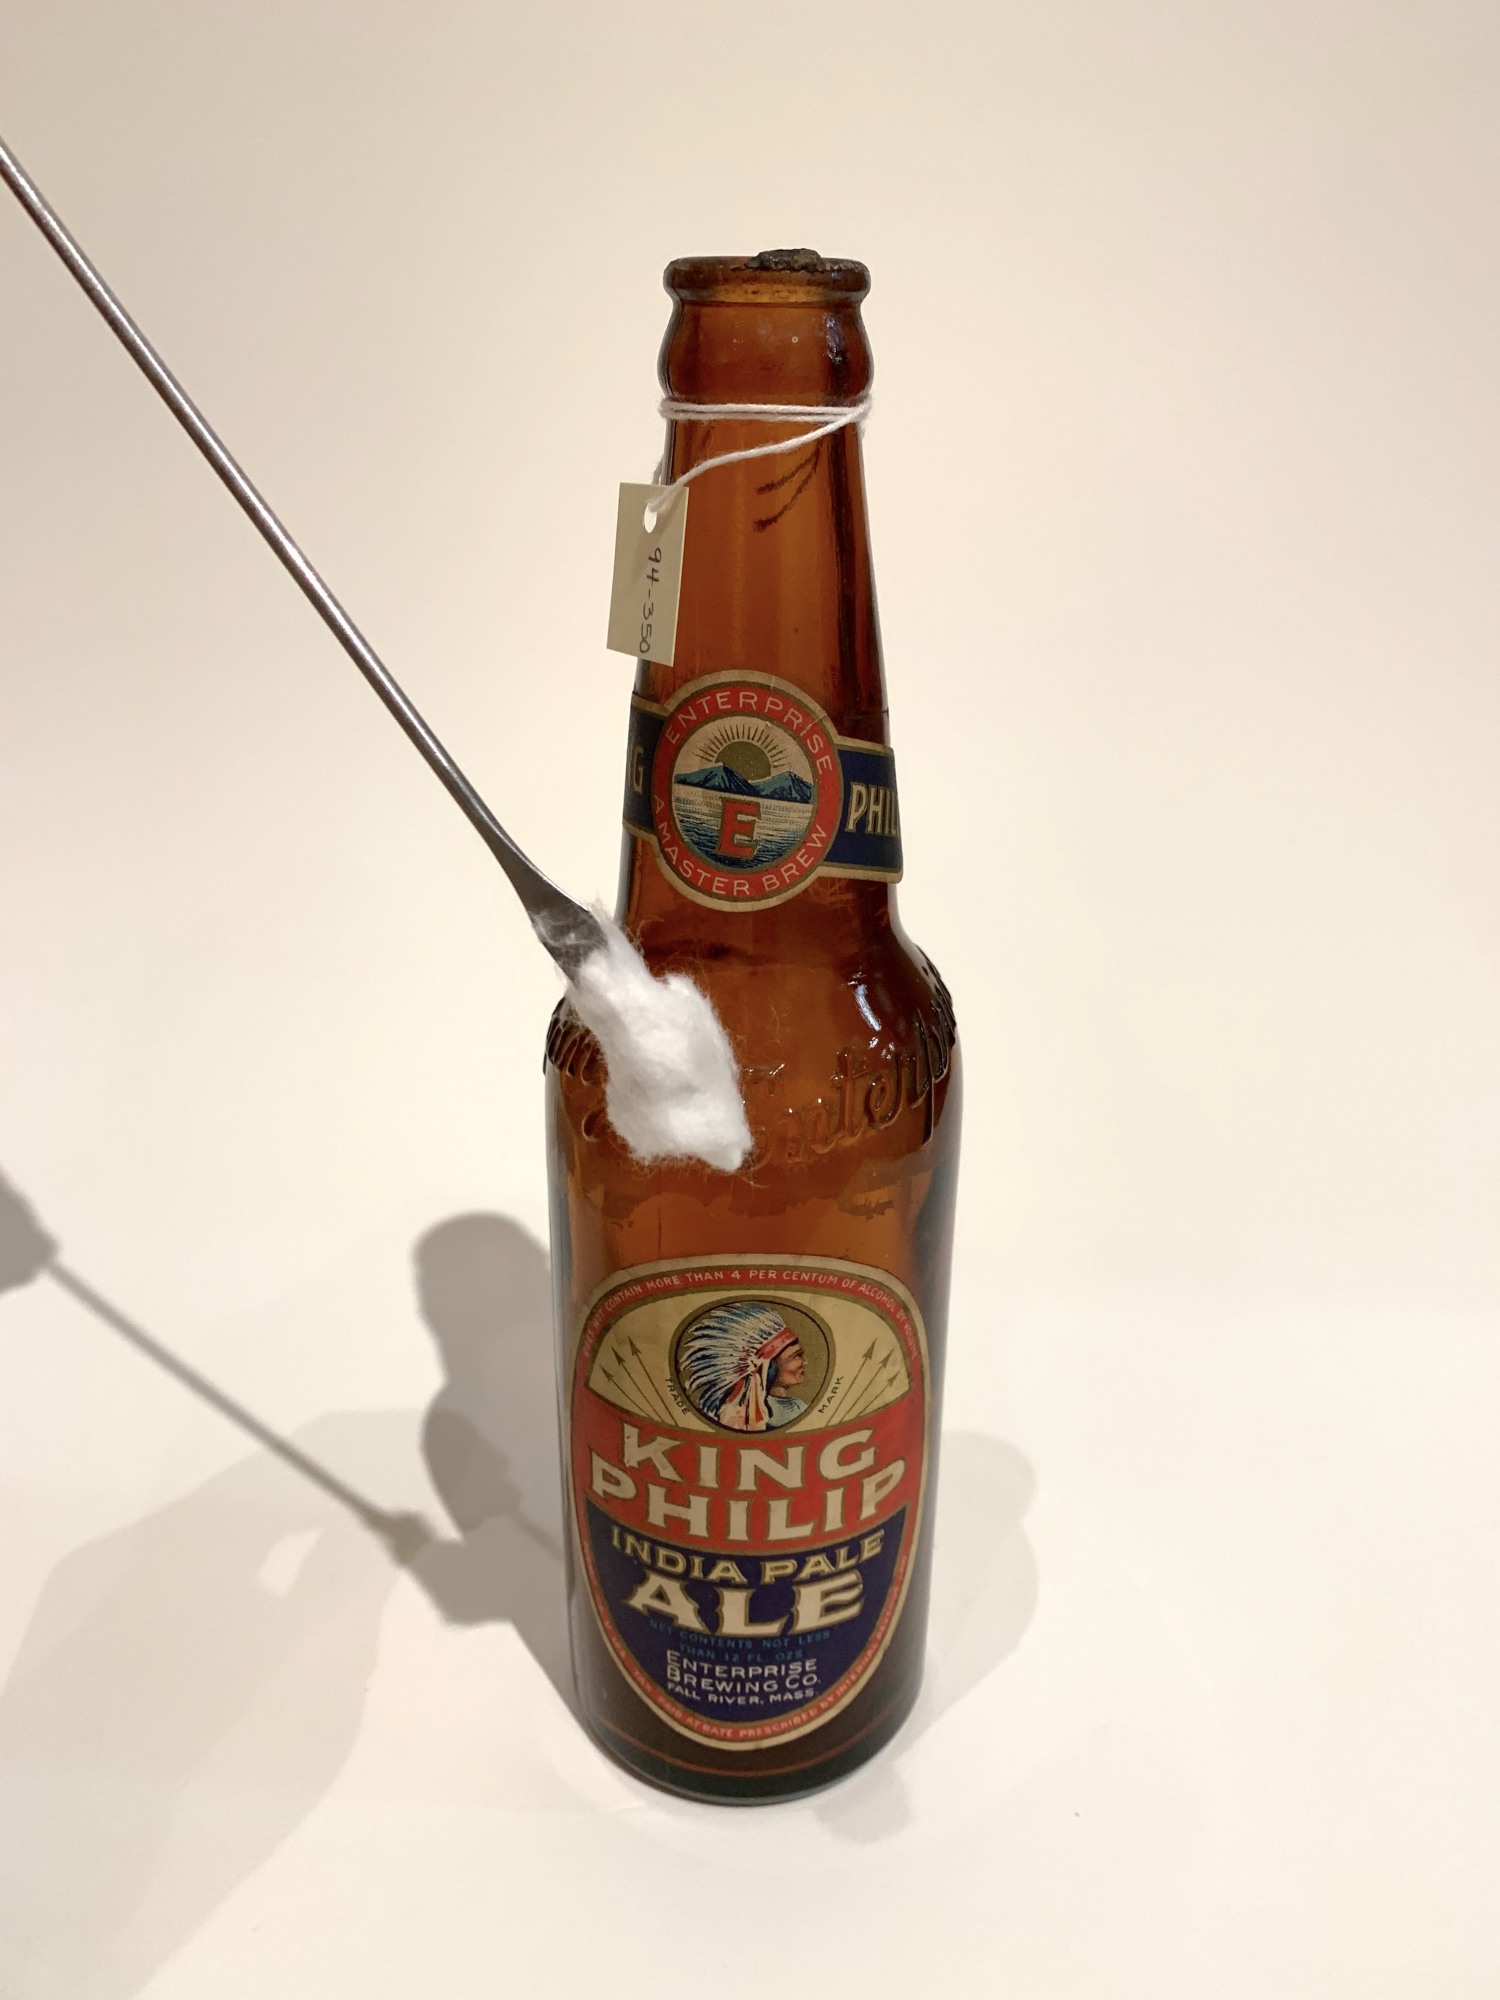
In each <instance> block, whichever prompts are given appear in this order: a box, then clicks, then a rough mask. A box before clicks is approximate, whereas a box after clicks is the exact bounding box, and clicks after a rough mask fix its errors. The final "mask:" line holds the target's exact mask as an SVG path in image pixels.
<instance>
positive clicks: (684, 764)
mask: <svg viewBox="0 0 1500 2000" xmlns="http://www.w3.org/2000/svg"><path fill="white" fill-rule="evenodd" d="M625 824H626V825H627V826H628V827H630V828H631V830H632V831H633V832H635V833H637V834H640V835H641V836H642V837H643V838H645V839H647V840H650V841H651V842H652V843H653V845H654V846H655V848H656V852H657V856H658V859H659V860H660V861H661V864H662V867H663V868H664V869H665V870H666V872H667V873H668V874H669V875H670V876H671V877H672V880H673V881H674V882H675V883H676V885H677V887H678V888H679V889H681V890H682V891H683V893H684V894H685V895H688V896H691V897H693V898H694V900H695V901H698V902H702V903H707V904H711V905H725V906H727V907H730V908H739V909H754V908H764V907H765V906H766V905H767V904H768V903H779V902H784V901H785V900H786V898H787V897H789V896H794V895H796V894H797V892H798V890H800V889H803V888H805V887H806V886H807V884H808V883H809V882H810V881H811V880H812V878H813V877H814V876H815V875H817V874H819V873H820V872H821V873H827V874H830V875H867V876H875V877H877V878H879V879H881V880H885V881H892V882H893V881H896V880H898V879H899V877H900V874H901V824H900V815H899V810H898V807H897V802H896V761H895V758H894V756H893V755H892V753H891V751H890V750H889V749H887V748H886V747H885V746H884V745H883V744H879V743H863V742H857V741H855V740H853V739H851V738H848V737H840V736H836V735H835V734H834V731H833V727H832V725H831V724H830V722H829V720H828V717H827V716H826V715H825V714H824V713H823V711H822V709H820V708H819V707H818V706H817V704H816V703H815V702H812V701H810V700H809V699H808V698H807V696H806V695H804V694H803V693H802V692H801V691H800V690H799V689H797V688H795V687H793V686H791V685H790V683H788V682H785V681H778V680H773V679H771V678H769V677H768V676H766V675H761V674H749V673H742V674H736V675H733V676H731V677H729V678H726V679H715V680H708V681H695V682H694V683H693V684H692V685H691V686H690V687H687V688H684V689H683V691H682V693H681V694H680V695H679V696H678V698H677V700H676V702H675V704H674V705H673V706H672V707H671V708H661V707H658V706H657V705H656V704H655V703H652V702H646V701H643V700H641V698H640V697H639V696H637V697H636V698H635V699H634V701H633V702H632V704H631V711H630V744H629V751H628V756H627V761H626V776H625Z"/></svg>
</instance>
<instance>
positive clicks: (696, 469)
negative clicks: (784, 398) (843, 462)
mask: <svg viewBox="0 0 1500 2000" xmlns="http://www.w3.org/2000/svg"><path fill="white" fill-rule="evenodd" d="M870 406H871V398H870V397H868V396H861V397H860V399H859V401H858V402H857V403H682V402H679V401H678V400H677V399H676V397H674V396H668V397H665V398H664V399H663V401H662V403H661V405H660V409H661V414H662V415H663V416H664V417H665V418H666V419H667V421H668V422H669V423H674V424H712V423H719V422H724V423H751V424H809V423H810V424H813V425H814V426H815V427H816V428H814V429H813V430H810V431H803V432H801V433H800V434H799V435H798V436H797V437H790V438H781V439H779V440H778V441H777V442H776V443H775V444H753V445H749V446H747V447H746V449H745V450H744V451H724V452H720V453H719V455H718V457H717V458H704V459H700V460H699V462H698V463H697V464H696V465H695V466H693V467H691V468H690V470H688V471H687V472H682V473H679V474H678V476H677V477H676V478H675V479H674V480H672V481H671V483H670V484H669V485H668V486H667V487H666V488H665V490H664V491H663V492H661V493H659V494H658V495H657V496H656V498H655V500H653V501H652V503H651V505H650V506H649V507H647V509H646V511H645V514H644V515H643V517H642V523H643V525H644V527H645V530H646V533H647V534H648V535H649V534H651V533H652V532H653V531H654V530H655V527H656V524H657V522H658V521H659V520H660V519H661V517H662V515H663V514H665V513H666V511H667V509H668V508H669V507H670V506H671V505H672V502H673V501H674V500H675V499H676V497H677V495H678V494H679V493H680V492H681V491H682V490H683V488H684V487H686V486H688V485H690V484H691V482H692V481H693V480H695V479H696V478H697V477H698V475H699V473H700V472H712V471H713V470H714V468H715V467H716V466H720V465H738V464H740V463H741V462H742V461H743V460H744V459H747V458H774V457H775V456H776V455H777V454H778V453H779V452H784V451H796V450H797V449H798V447H799V446H801V445H804V444H816V443H817V441H818V439H819V438H825V437H831V436H832V435H833V433H834V432H835V431H841V430H844V429H846V428H847V427H848V426H849V425H850V424H854V425H856V426H857V427H859V428H861V429H862V428H863V426H864V421H865V418H866V417H868V416H869V414H870ZM665 470H666V461H665V459H663V461H662V463H661V464H660V465H659V466H658V467H657V469H656V473H657V477H656V481H655V483H656V484H658V485H659V484H660V483H661V475H662V473H663V472H664V471H665Z"/></svg>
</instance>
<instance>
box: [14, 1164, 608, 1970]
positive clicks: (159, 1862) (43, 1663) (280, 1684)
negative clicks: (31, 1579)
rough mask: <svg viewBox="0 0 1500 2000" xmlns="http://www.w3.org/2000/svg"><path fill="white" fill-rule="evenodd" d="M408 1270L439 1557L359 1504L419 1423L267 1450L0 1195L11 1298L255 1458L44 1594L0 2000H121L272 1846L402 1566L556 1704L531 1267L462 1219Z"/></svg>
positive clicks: (302, 1802) (337, 1729) (338, 1429)
mask: <svg viewBox="0 0 1500 2000" xmlns="http://www.w3.org/2000/svg"><path fill="white" fill-rule="evenodd" d="M414 1261H415V1276H416V1290H417V1303H418V1305H419V1307H420V1309H421V1312H422V1316H423V1318H424V1319H425V1321H426V1323H427V1325H428V1326H429V1328H430V1329H431V1331H432V1333H433V1335H434V1337H435V1339H436V1342H437V1347H438V1354H439V1358H440V1361H441V1363H442V1367H443V1372H444V1381H443V1384H442V1387H441V1388H440V1390H439V1391H438V1394H437V1396H436V1397H435V1398H434V1400H433V1403H432V1405H431V1407H430V1409H429V1410H428V1412H427V1416H426V1420H425V1423H424V1426H423V1433H422V1444H423V1451H424V1454H425V1457H426V1460H427V1465H428V1468H429V1471H430V1473H431V1477H432V1481H433V1484H434V1486H435V1487H436V1489H437V1492H438V1494H439V1497H440V1498H441V1500H442V1502H443V1505H444V1507H445V1508H446V1509H447V1511H448V1513H449V1515H450V1517H451V1519H452V1522H453V1525H454V1527H455V1528H456V1529H457V1531H458V1533H457V1537H456V1538H448V1539H445V1538H443V1537H441V1536H440V1535H439V1534H437V1533H435V1532H434V1530H433V1529H432V1527H431V1526H430V1524H429V1523H427V1522H426V1521H424V1520H422V1519H421V1518H420V1517H419V1516H416V1515H412V1514H405V1513H393V1512H390V1511H388V1510H387V1509H386V1508H384V1507H382V1506H381V1505H380V1504H379V1503H378V1501H377V1500H375V1499H374V1498H373V1497H371V1496H373V1495H376V1494H380V1493H383V1492H393V1491H395V1492H400V1491H402V1490H403V1489H409V1486H410V1465H411V1455H412V1450H413V1438H412V1417H411V1414H410V1413H409V1412H390V1413H375V1412H360V1413H349V1414H344V1415H336V1416H327V1417H323V1418H320V1419H318V1420H317V1421H316V1422H314V1423H311V1424H309V1425H307V1426H305V1427H304V1428H303V1429H301V1430H299V1431H298V1432H297V1433H296V1434H295V1435H294V1436H292V1437H284V1436H282V1435H281V1434H280V1433H278V1432H276V1431H274V1430H273V1429H272V1428H271V1427H270V1426H268V1425H266V1424H264V1423H262V1422H261V1420H260V1419H259V1418H258V1417H256V1416H255V1415H254V1413H253V1412H252V1411H250V1410H248V1409H246V1408H245V1407H244V1406H243V1405H242V1404H240V1403H238V1402H236V1401H235V1400H234V1398H233V1397H231V1396H229V1395H228V1394H227V1393H226V1392H225V1391H223V1390H222V1389H220V1388H219V1387H218V1385H217V1384H216V1383H214V1382H212V1381H210V1380H209V1379H208V1378H207V1377H206V1376H204V1375H202V1374H200V1373H199V1372H198V1371H197V1370H196V1369H194V1368H193V1367H192V1366H191V1365H190V1364H189V1363H187V1362H186V1361H184V1360H183V1359H182V1358H181V1357H180V1356H178V1355H177V1354H175V1353H174V1352H173V1351H172V1350H171V1349H169V1348H167V1347H165V1346H164V1345H163V1344H162V1343H161V1342H160V1341H158V1340H156V1339H155V1337H154V1336H153V1335H151V1334H149V1333H148V1332H147V1331H146V1330H145V1329H144V1328H143V1327H141V1326H139V1325H137V1324H136V1323H135V1322H134V1321H133V1320H131V1319H129V1318H128V1317H127V1316H126V1315H125V1314H124V1313H122V1312H120V1310H119V1309H118V1308H117V1307H116V1306H114V1305H113V1304H112V1303H111V1302H110V1301H109V1300H108V1299H107V1298H105V1297H103V1296H102V1295H101V1294H100V1293H99V1292H97V1291H95V1290H94V1289H93V1288H92V1286H90V1285H89V1284H87V1283H86V1282H85V1281H84V1280H83V1279H81V1278H80V1277H78V1276H77V1274H76V1273H74V1272H73V1271H71V1270H70V1269H69V1268H68V1267H66V1266H65V1265H64V1264H63V1263H62V1262H61V1261H60V1258H59V1254H58V1246H57V1245H56V1243H55V1242H54V1241H53V1240H52V1239H51V1238H50V1237H49V1236H48V1235H47V1234H46V1232H45V1231H44V1230H43V1228H42V1227H41V1225H40V1224H39V1223H38V1221H37V1219H36V1217H35V1216H34V1215H33V1213H32V1212H31V1210H30V1209H29V1208H28V1206H27V1205H26V1203H25V1201H24V1199H23V1198H22V1197H21V1196H20V1195H19V1194H18V1193H17V1192H16V1190H15V1189H13V1188H12V1187H10V1186H9V1185H8V1184H7V1183H6V1182H5V1181H4V1180H3V1178H0V1291H4V1290H7V1289H15V1288H18V1287H20V1286H23V1285H26V1284H29V1283H31V1282H32V1281H33V1280H36V1279H38V1278H44V1277H45V1278H47V1279H50V1280H51V1281H53V1282H54V1283H56V1284H57V1285H59V1286H60V1287H61V1288H62V1289H63V1290H64V1291H66V1292H67V1293H68V1294H69V1295H70V1296H71V1297H72V1298H73V1299H74V1300H75V1301H76V1302H77V1303H78V1304H79V1305H80V1306H82V1307H84V1308H86V1309H88V1310H89V1311H90V1312H91V1313H92V1314H93V1315H94V1316H95V1318H96V1319H97V1320H98V1321H100V1322H101V1323H102V1324H104V1325H106V1326H108V1327H109V1328H110V1329H111V1330H112V1331H113V1332H114V1333H115V1334H117V1335H119V1336H120V1337H121V1338H123V1339H124V1340H126V1341H127V1342H128V1343H129V1344H130V1345H131V1346H132V1347H134V1348H135V1349H136V1350H137V1351H138V1352H139V1353H141V1354H142V1355H144V1356H145V1357H146V1358H148V1359H149V1360H150V1361H152V1362H153V1363H154V1364H155V1365H156V1366H157V1367H159V1368H161V1369H162V1370H163V1371H164V1372H165V1373H167V1374H168V1375H169V1376H171V1377H172V1378H173V1379H174V1380H175V1381H177V1382H178V1383H179V1384H180V1385H181V1386H182V1387H183V1388H185V1389H186V1390H188V1391H189V1392H190V1393H191V1394H192V1395H194V1396H195V1397H196V1398H198V1399H199V1400H200V1401H202V1402H203V1403H205V1404H207V1405H208V1406H209V1407H210V1408H212V1409H214V1410H215V1411H216V1412H217V1413H218V1414H219V1415H220V1416H221V1417H223V1418H225V1419H226V1420H227V1421H228V1422H230V1423H232V1424H234V1425H235V1426H236V1427H237V1428H238V1429H239V1430H241V1431H242V1432H244V1433H245V1434H246V1435H248V1436H250V1437H251V1438H253V1439H254V1440H256V1442H257V1443H258V1444H259V1445H260V1446H261V1447H262V1449H261V1450H259V1451H257V1452H256V1453H255V1455H254V1456H252V1457H249V1458H246V1459H244V1460H242V1461H241V1462H240V1463H239V1464H237V1465H234V1466H231V1467H230V1468H229V1469H228V1470H226V1471H224V1472H222V1473H220V1474H218V1475H216V1476H215V1477H214V1478H213V1479H211V1480H209V1481H208V1482H207V1483H206V1484H204V1485H203V1486H201V1487H199V1488H198V1489H196V1490H195V1491H193V1492H191V1493H188V1494H185V1495H183V1496H181V1497H180V1498H178V1499H176V1500H174V1501H172V1502H171V1503H170V1504H169V1505H167V1506H165V1507H163V1508H161V1509H159V1510H158V1511H156V1512H154V1513H152V1514H150V1515H148V1516H146V1517H145V1518H144V1519H143V1520H140V1521H137V1522H135V1523H134V1524H133V1525H131V1526H129V1527H126V1528H121V1529H118V1530H116V1531H114V1532H112V1533H110V1534H108V1535H104V1536H101V1537H100V1538H99V1539H98V1540H95V1541H92V1542H88V1543H86V1544H84V1545H83V1546H82V1547H81V1548H78V1549H75V1550H73V1551H72V1552H71V1553H70V1554H69V1555H67V1556H65V1557H64V1558H63V1560H62V1561H61V1562H60V1563H59V1564H58V1565H57V1567H56V1568H55V1569H54V1570H53V1572H52V1574H51V1576H50V1577H49V1578H48V1579H47V1582H46V1583H45V1584H44V1586H43V1588H42V1592H41V1595H40V1597H39V1599H38V1601H37V1604H36V1607H35V1610H34V1611H33V1614H32V1618H31V1621H30V1624H29V1627H28V1629H27V1631H26V1634H25V1636H24V1638H23V1639H22V1641H21V1646H20V1651H19V1653H18V1655H17V1658H16V1661H15V1664H14V1667H13V1669H12V1672H11V1675H10V1678H9V1681H8V1682H7V1684H6V1686H5V1688H4V1689H3V1691H0V1813H3V1816H0V1993H3V1994H4V1995H5V1996H6V2000H11V1996H14V2000H131V1996H134V1995H137V1994H139V1993H140V1991H141V1990H142V1988H143V1987H144V1986H145V1985H146V1984H147V1982H148V1981H149V1980H150V1978H151V1977H152V1974H153V1973H154V1972H155V1971H156V1970H157V1969H158V1968H159V1967H160V1966H161V1965H162V1964H163V1963H164V1962H165V1961H166V1960H167V1959H168V1958H169V1957H170V1956H171V1955H172V1954H173V1953H174V1952H175V1951H177V1950H178V1949H179V1948H180V1947H181V1946H182V1944H183V1943H185V1942H186V1940H187V1939H188V1938H190V1937H191V1936H192V1935H193V1933H194V1932H195V1931H196V1930H197V1929H198V1928H199V1927H200V1926H201V1925H202V1923H203V1922H204V1921H205V1920H206V1918H207V1917H208V1916H209V1915H210V1914H211V1913H212V1911H213V1910H214V1909H215V1907H216V1906H217V1905H218V1904H219V1903H221V1902H222V1901H223V1899H224V1898H225V1897H226V1896H227V1895H229V1894H230V1893H231V1892H232V1891H233V1889H234V1888H235V1887H237V1886H238V1884H239V1883H240V1882H242V1881H243V1880H244V1879H245V1878H246V1877H247V1876H248V1875H249V1874H251V1873H252V1872H253V1871H254V1870H255V1869H256V1868H258V1867H259V1866H260V1865H261V1864H262V1863H263V1862H264V1861H265V1860H266V1859H267V1858H268V1857H269V1856H270V1855H271V1854H272V1853H273V1852H274V1851H275V1849H276V1848H277V1847H279V1846H280V1845H281V1843H282V1842H283V1841H284V1840H285V1839H286V1838H287V1837H288V1836H289V1835H290V1834H291V1832H292V1831H293V1830H294V1829H295V1827H296V1826H297V1825H298V1824H299V1822H300V1821H301V1820H302V1819H304V1818H305V1817H306V1815H307V1814H308V1813H309V1812H310V1811H311V1810H312V1808H313V1807H314V1805H315V1804H316V1803H317V1801H318V1800H319V1799H320V1798H321V1797H322V1796H323V1795H324V1794H325V1793H326V1792H327V1791H328V1790H329V1789H330V1788H331V1787H332V1785H333V1783H334V1781H335V1780H336V1778H337V1776H338V1773H339V1771H340V1770H341V1769H342V1767H343V1765H344V1763H345V1762H346V1760H347V1759H348V1757H349V1755H350V1752H351V1751H352V1749H353V1747H354V1744H355V1741H356V1739H357V1736H358V1733H359V1724H360V1718H361V1715H362V1713H363V1709H364V1704H365V1697H366V1693H367V1690H368V1687H369V1683H370V1679H371V1675H372V1673H373V1671H374V1668H375V1662H376V1654H377V1647H378V1639H379V1629H380V1622H381V1618H382V1615H383V1612H384V1609H385V1605H386V1602H387V1600H388V1598H389V1597H390V1594H391V1591H392V1590H393V1588H394V1587H395V1582H396V1578H397V1575H398V1572H399V1570H401V1569H405V1570H407V1571H408V1572H409V1574H411V1575H412V1577H413V1578H414V1579H415V1580H416V1581H417V1582H418V1583H419V1584H420V1586H421V1587H422V1588H423V1590H424V1591H425V1592H426V1593H427V1595H428V1596H429V1598H430V1599H431V1601H432V1602H433V1604H434V1605H435V1607H436V1608H437V1610H438V1611H439V1612H440V1614H441V1615H442V1616H443V1617H444V1618H445V1619H447V1620H449V1621H450V1622H452V1623H455V1624H459V1625H470V1624H477V1623H480V1622H488V1621H492V1620H502V1619H506V1620H510V1621H511V1622H513V1623H514V1624H515V1626H516V1628H517V1630H518V1632H519V1634H520V1636H521V1638H522V1640H523V1641H524V1642H525V1644H526V1645H527V1647H528V1648H529V1649H530V1651H531V1652H532V1654H533V1655H534V1657H535V1658H536V1659H537V1661H538V1662H539V1664H540V1665H541V1666H542V1667H543V1668H544V1670H545V1671H546V1672H547V1673H548V1675H549V1677H550V1678H551V1680H552V1681H553V1683H554V1685H555V1686H556V1687H557V1688H558V1689H559V1691H560V1692H562V1693H563V1694H564V1698H565V1699H570V1693H569V1690H570V1682H569V1677H568V1668H567V1638H566V1624H565V1611H564V1602H563V1582H562V1557H561V1521H560V1517H561V1498H560V1484H559V1474H558V1446H557V1421H556V1410H555V1402H554V1390H553V1386H552V1359H551V1356H552V1340H551V1328H550V1294H549V1281H548V1267H547V1259H546V1255H545V1253H544V1252H543V1250H542V1249H541V1246H540V1245H539V1244H537V1243H536V1242H534V1241H533V1240H532V1238H531V1237H529V1236H528V1235H527V1234H526V1232H525V1231H524V1230H523V1229H521V1228H520V1227H519V1226H518V1225H517V1224H516V1223H514V1222H511V1221H509V1220H508V1219H507V1218H505V1217H503V1216H498V1215H466V1216H457V1217H454V1218H452V1219H450V1220H448V1221H446V1222H442V1223H439V1224H438V1225H436V1226H435V1227H434V1228H433V1229H431V1230H429V1231H427V1232H426V1233H425V1234H424V1235H423V1236H422V1237H421V1239H420V1240H419V1241H418V1243H417V1244H416V1246H415V1250H414ZM334 1468H337V1470H335V1469H334Z"/></svg>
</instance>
